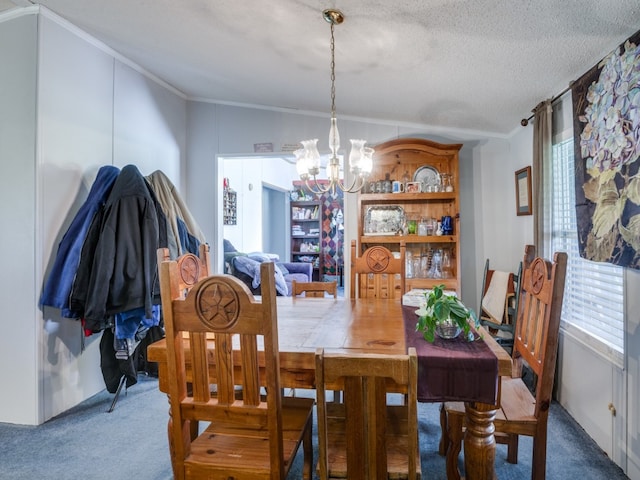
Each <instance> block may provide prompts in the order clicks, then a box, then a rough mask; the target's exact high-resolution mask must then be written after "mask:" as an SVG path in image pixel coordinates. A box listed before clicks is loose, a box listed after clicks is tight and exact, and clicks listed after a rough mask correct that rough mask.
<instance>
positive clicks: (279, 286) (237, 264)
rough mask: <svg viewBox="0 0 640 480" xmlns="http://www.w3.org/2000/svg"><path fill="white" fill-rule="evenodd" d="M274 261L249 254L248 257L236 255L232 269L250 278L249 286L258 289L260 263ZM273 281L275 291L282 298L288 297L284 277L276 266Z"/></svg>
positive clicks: (276, 265)
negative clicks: (274, 282)
mask: <svg viewBox="0 0 640 480" xmlns="http://www.w3.org/2000/svg"><path fill="white" fill-rule="evenodd" d="M273 261H275V259H272V258H269V257H267V256H263V255H257V254H249V255H246V256H245V255H237V256H235V257H233V260H232V263H233V268H234V269H236V270H237V271H239V272H242V273H244V274H245V275H248V276H250V277H251V278H252V282H251V286H252V287H253V288H258V287H259V286H260V264H261V263H262V262H273ZM274 270H275V274H274V276H275V281H276V291H277V292H278V293H279V294H280V295H282V296H285V297H286V296H288V295H289V289H288V287H287V284H286V282H285V281H284V275H283V273H282V270H281V269H280V267H278V264H277V263H276V264H275V269H274Z"/></svg>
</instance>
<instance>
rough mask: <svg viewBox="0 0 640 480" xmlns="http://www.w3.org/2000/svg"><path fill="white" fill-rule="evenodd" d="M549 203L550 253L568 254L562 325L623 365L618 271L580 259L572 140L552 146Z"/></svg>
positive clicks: (621, 273) (620, 288)
mask: <svg viewBox="0 0 640 480" xmlns="http://www.w3.org/2000/svg"><path fill="white" fill-rule="evenodd" d="M549 181H550V182H551V188H550V189H548V191H549V201H550V202H551V205H550V207H551V208H550V211H551V219H550V228H551V251H552V252H555V251H565V252H567V254H568V264H567V277H566V281H565V289H564V303H563V306H562V322H563V325H562V326H563V328H564V329H565V330H566V331H568V332H570V333H571V334H573V335H576V336H577V337H579V338H580V339H582V340H583V341H584V342H585V343H587V344H588V345H589V346H591V347H592V348H595V349H596V350H598V351H599V352H600V353H602V354H603V355H605V356H607V357H608V358H610V359H611V360H612V361H614V362H615V363H617V364H618V365H620V366H622V361H623V357H622V353H623V351H624V293H623V292H624V290H623V287H624V285H623V269H622V267H618V266H616V265H611V264H608V263H596V262H591V261H589V260H585V259H583V258H582V257H580V254H579V250H578V235H577V226H576V211H575V177H574V156H573V139H569V140H565V141H562V142H560V143H557V144H554V146H553V159H552V168H551V176H550V180H549Z"/></svg>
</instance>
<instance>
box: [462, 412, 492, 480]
mask: <svg viewBox="0 0 640 480" xmlns="http://www.w3.org/2000/svg"><path fill="white" fill-rule="evenodd" d="M465 411H466V416H467V418H466V421H467V430H466V433H465V436H464V469H465V478H466V480H495V479H496V469H495V458H496V439H495V437H494V435H493V432H494V430H495V428H494V426H493V420H494V419H495V417H496V406H495V405H487V404H484V403H476V402H465Z"/></svg>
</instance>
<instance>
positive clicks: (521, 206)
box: [516, 166, 533, 216]
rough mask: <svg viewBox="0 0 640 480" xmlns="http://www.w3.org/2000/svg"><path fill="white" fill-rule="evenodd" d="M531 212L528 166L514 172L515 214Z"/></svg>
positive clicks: (529, 171)
mask: <svg viewBox="0 0 640 480" xmlns="http://www.w3.org/2000/svg"><path fill="white" fill-rule="evenodd" d="M532 213H533V207H532V199H531V167H530V166H528V167H524V168H521V169H520V170H518V171H517V172H516V215H518V216H519V215H531V214H532Z"/></svg>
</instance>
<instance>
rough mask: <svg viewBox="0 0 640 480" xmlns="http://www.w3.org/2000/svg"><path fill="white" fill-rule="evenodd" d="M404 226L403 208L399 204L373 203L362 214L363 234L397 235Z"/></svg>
mask: <svg viewBox="0 0 640 480" xmlns="http://www.w3.org/2000/svg"><path fill="white" fill-rule="evenodd" d="M403 228H404V209H403V208H402V207H401V206H399V205H374V206H370V207H368V208H367V210H366V212H365V214H364V235H397V234H398V232H400V231H401V230H402V229H403Z"/></svg>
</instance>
